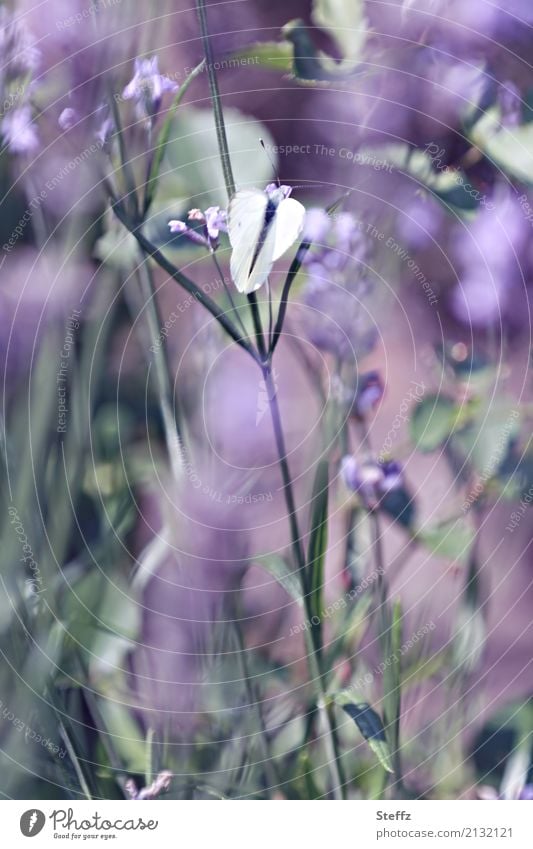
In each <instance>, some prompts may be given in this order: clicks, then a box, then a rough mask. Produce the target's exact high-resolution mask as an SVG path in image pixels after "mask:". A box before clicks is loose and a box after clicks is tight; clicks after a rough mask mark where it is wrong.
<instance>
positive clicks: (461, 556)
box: [416, 518, 475, 561]
mask: <svg viewBox="0 0 533 849" xmlns="http://www.w3.org/2000/svg"><path fill="white" fill-rule="evenodd" d="M474 537H475V534H474V531H473V529H472V528H471V526H470V525H469V524H468V523H467V522H466V521H465V520H464V519H462V518H461V519H450V520H448V521H446V522H440V523H439V524H437V525H434V526H433V527H430V528H422V529H421V530H419V531H418V532H417V534H416V540H417V541H418V542H420V543H421V544H422V545H424V546H425V547H426V548H428V549H429V550H430V551H431V552H432V553H433V554H435V555H436V556H437V557H446V558H447V559H448V560H452V561H457V560H461V561H466V560H467V558H468V555H469V552H470V548H471V546H472V543H473V542H474Z"/></svg>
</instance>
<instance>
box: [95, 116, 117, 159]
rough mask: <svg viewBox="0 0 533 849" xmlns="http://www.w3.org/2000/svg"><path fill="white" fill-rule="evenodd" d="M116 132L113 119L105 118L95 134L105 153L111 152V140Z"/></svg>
mask: <svg viewBox="0 0 533 849" xmlns="http://www.w3.org/2000/svg"><path fill="white" fill-rule="evenodd" d="M114 132H115V124H114V122H113V120H112V119H111V118H104V120H103V121H102V123H101V124H100V126H99V127H98V129H97V130H96V132H95V136H96V138H97V140H98V141H99V142H100V144H101V145H102V148H103V149H104V150H105V151H109V148H110V144H111V139H112V136H113V134H114Z"/></svg>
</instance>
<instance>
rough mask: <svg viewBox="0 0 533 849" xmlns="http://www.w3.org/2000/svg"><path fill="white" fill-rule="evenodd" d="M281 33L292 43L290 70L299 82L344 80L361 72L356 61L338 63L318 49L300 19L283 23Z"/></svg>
mask: <svg viewBox="0 0 533 849" xmlns="http://www.w3.org/2000/svg"><path fill="white" fill-rule="evenodd" d="M282 35H283V37H284V38H286V39H287V41H288V42H290V44H291V45H292V72H293V74H294V76H295V78H296V79H297V80H299V81H301V82H304V83H305V82H307V83H327V82H339V81H346V80H349V79H350V78H352V77H355V76H360V74H361V73H362V70H363V66H362V65H361V64H359V63H358V62H350V61H347V62H340V63H339V62H337V61H335V59H333V58H332V57H331V56H328V55H327V54H326V53H324V52H323V51H321V50H318V49H317V47H316V46H315V43H314V41H313V38H312V36H311V30H310V29H309V27H307V26H306V25H305V23H304V22H303V21H302V20H300V19H296V20H294V21H289V23H288V24H285V26H284V27H283V30H282ZM365 68H366V66H365Z"/></svg>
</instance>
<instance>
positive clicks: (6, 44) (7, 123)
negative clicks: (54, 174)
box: [0, 7, 40, 154]
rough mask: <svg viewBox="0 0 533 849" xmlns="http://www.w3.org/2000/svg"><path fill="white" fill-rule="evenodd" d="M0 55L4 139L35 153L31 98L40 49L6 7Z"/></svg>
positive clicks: (17, 149) (14, 148) (1, 13)
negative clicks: (32, 80) (0, 58)
mask: <svg viewBox="0 0 533 849" xmlns="http://www.w3.org/2000/svg"><path fill="white" fill-rule="evenodd" d="M0 55H1V56H2V68H1V69H0V92H1V102H2V103H3V110H2V120H1V124H0V131H1V134H2V139H3V142H4V144H5V145H6V146H7V148H8V149H9V151H10V152H11V153H15V154H22V153H33V151H35V150H36V149H37V147H38V146H39V136H38V134H37V129H36V127H35V124H34V123H33V116H32V108H31V105H30V100H29V98H30V93H31V86H32V83H31V77H32V75H33V73H34V72H35V70H36V69H37V67H38V65H39V59H40V51H39V50H38V49H37V48H36V47H35V45H34V43H33V39H32V37H31V35H30V34H29V32H28V30H27V29H26V28H25V26H24V24H23V23H22V22H21V21H20V19H16V18H15V17H14V15H13V13H11V12H9V11H8V10H7V9H6V8H5V7H2V8H1V9H0Z"/></svg>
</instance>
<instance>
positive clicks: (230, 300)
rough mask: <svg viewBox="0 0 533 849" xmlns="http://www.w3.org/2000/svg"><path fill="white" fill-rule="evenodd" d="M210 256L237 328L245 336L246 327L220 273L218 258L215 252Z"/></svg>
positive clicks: (222, 274)
mask: <svg viewBox="0 0 533 849" xmlns="http://www.w3.org/2000/svg"><path fill="white" fill-rule="evenodd" d="M211 256H212V258H213V262H214V264H215V268H216V270H217V273H218V274H219V275H220V280H221V281H222V285H223V286H224V291H225V293H226V295H227V298H228V301H229V302H230V305H231V308H232V310H233V312H234V313H235V318H236V319H237V321H238V323H239V326H240V328H241V330H242V332H243V335H244V336H247V335H248V333H247V331H246V327H245V326H244V323H243V320H242V318H241V316H240V313H239V308H238V307H237V304H236V303H235V301H234V300H233V295H232V294H231V289H230V288H229V286H228V284H227V283H226V278H225V277H224V272H223V271H222V269H221V267H220V263H219V261H218V257H217V255H216V253H215V251H211Z"/></svg>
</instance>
